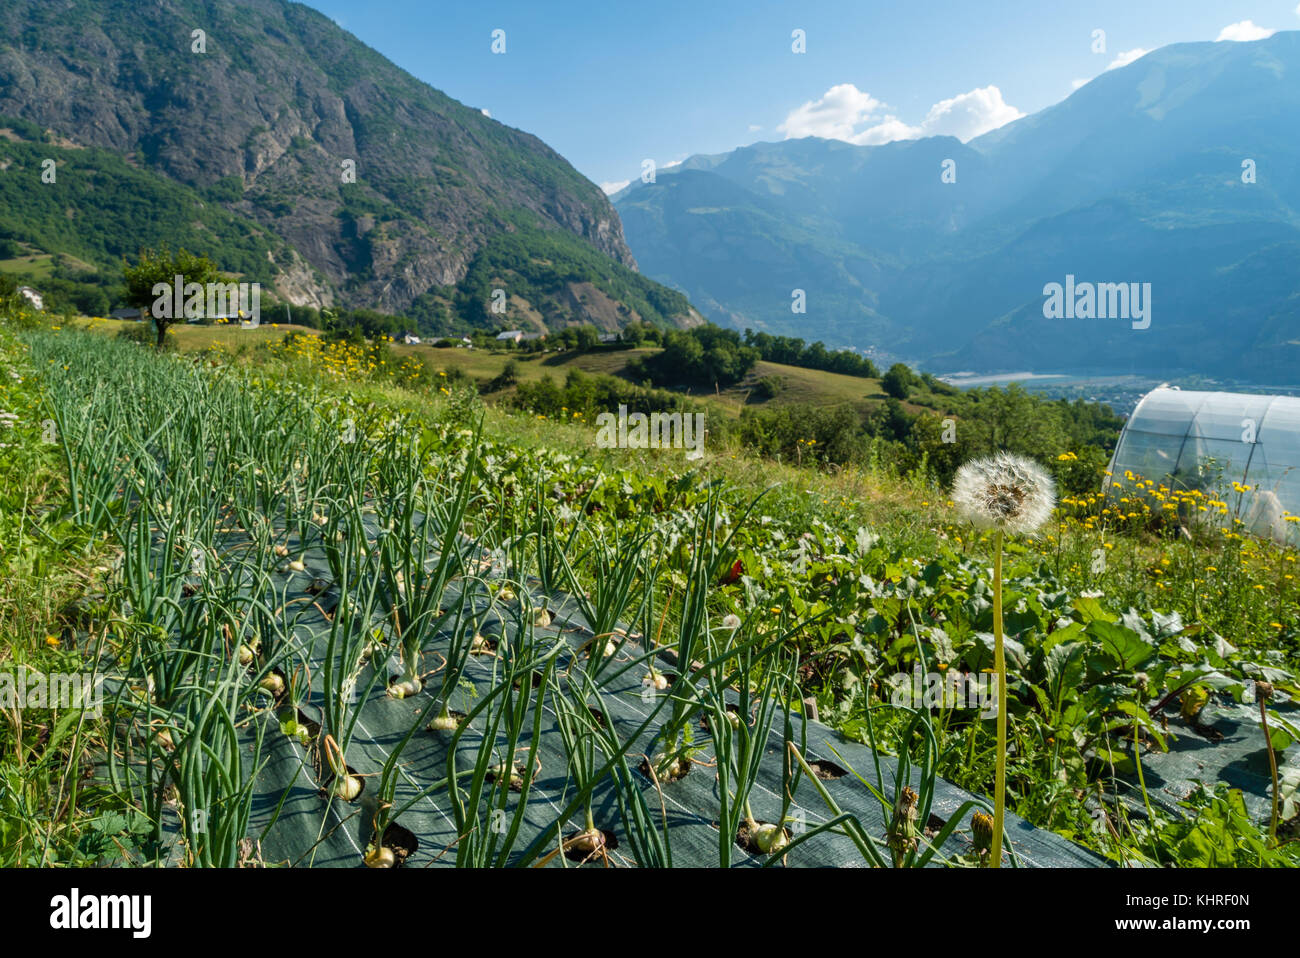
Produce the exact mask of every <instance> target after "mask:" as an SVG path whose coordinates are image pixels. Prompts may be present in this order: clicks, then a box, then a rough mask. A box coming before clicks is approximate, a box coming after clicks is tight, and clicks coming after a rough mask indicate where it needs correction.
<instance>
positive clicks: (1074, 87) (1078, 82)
mask: <svg viewBox="0 0 1300 958" xmlns="http://www.w3.org/2000/svg"><path fill="white" fill-rule="evenodd" d="M1091 82H1092V80H1089V79H1083V80H1079V79H1075V80H1071V81H1070V89H1071V90H1077V89H1079V87H1081V86H1087V85H1088V84H1089V83H1091Z"/></svg>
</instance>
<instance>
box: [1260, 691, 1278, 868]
mask: <svg viewBox="0 0 1300 958" xmlns="http://www.w3.org/2000/svg"><path fill="white" fill-rule="evenodd" d="M1256 688H1257V689H1258V688H1259V683H1257V684H1256ZM1266 688H1267V689H1268V691H1266V692H1259V691H1257V692H1256V695H1257V696H1258V697H1259V724H1260V727H1262V728H1263V729H1264V746H1265V747H1266V748H1267V749H1268V765H1269V770H1270V771H1272V773H1273V814H1272V815H1271V816H1270V818H1269V821H1268V838H1269V842H1270V843H1271V844H1274V845H1276V844H1277V820H1278V813H1279V811H1280V808H1279V800H1280V799H1281V797H1282V796H1281V792H1280V790H1279V786H1278V781H1277V755H1276V754H1274V752H1273V735H1272V733H1271V732H1270V731H1269V730H1268V699H1269V695H1271V694H1272V686H1266Z"/></svg>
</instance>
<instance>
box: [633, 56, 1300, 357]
mask: <svg viewBox="0 0 1300 958" xmlns="http://www.w3.org/2000/svg"><path fill="white" fill-rule="evenodd" d="M1297 74H1300V32H1295V31H1292V32H1287V33H1279V34H1275V35H1274V36H1273V37H1272V38H1270V39H1268V40H1261V41H1256V42H1252V43H1217V44H1212V43H1192V44H1175V45H1172V46H1169V47H1165V48H1162V49H1160V50H1157V51H1154V52H1152V53H1150V54H1147V55H1146V56H1144V57H1142V58H1140V59H1138V60H1136V61H1134V62H1133V63H1131V64H1128V65H1126V66H1125V67H1122V68H1118V69H1115V70H1111V71H1107V72H1106V73H1103V74H1102V75H1101V76H1099V77H1097V78H1096V79H1094V80H1093V81H1091V82H1090V83H1089V84H1086V85H1084V86H1083V87H1082V88H1081V89H1079V90H1077V91H1075V93H1073V94H1072V95H1071V96H1069V97H1067V98H1066V99H1065V100H1063V101H1061V102H1060V103H1057V104H1054V105H1053V106H1051V107H1048V108H1047V109H1045V110H1043V111H1040V112H1039V113H1036V114H1033V115H1031V116H1028V117H1024V118H1022V119H1020V120H1017V121H1014V122H1012V123H1010V124H1007V125H1006V126H1004V127H1002V128H1000V129H998V130H995V131H992V132H990V133H987V134H984V135H983V136H981V137H978V138H975V139H973V140H971V141H970V142H969V143H966V144H962V143H960V142H959V141H957V140H955V139H953V138H940V137H930V138H924V139H918V140H907V141H895V142H892V143H887V144H883V145H879V146H857V145H853V144H848V143H843V142H840V141H833V140H820V139H817V138H805V139H801V140H786V141H780V142H776V143H758V144H751V145H749V146H746V147H741V148H739V149H737V150H734V151H732V152H730V153H727V154H713V155H710V156H707V157H691V158H688V159H687V160H686V161H684V162H683V163H682V164H680V165H679V166H675V167H672V168H670V169H668V170H663V171H660V172H659V174H658V175H657V177H656V182H655V183H653V184H644V183H640V182H635V183H633V184H630V185H629V186H628V187H627V188H626V189H624V190H623V191H620V192H619V193H618V194H616V195H615V197H614V200H615V206H616V208H618V210H619V212H620V214H621V215H622V217H623V221H624V228H625V232H626V235H627V236H628V240H629V243H630V244H631V246H632V249H633V251H634V253H635V254H636V255H637V257H638V260H639V262H640V263H641V265H642V268H643V269H644V271H645V272H646V273H647V275H650V276H653V277H655V278H658V279H661V280H664V281H667V282H672V283H674V284H675V285H677V286H680V287H681V288H682V289H684V290H685V291H686V292H687V294H688V295H689V296H690V297H691V298H692V299H693V300H694V301H695V302H697V303H699V304H700V306H701V307H702V308H704V310H705V312H706V314H708V315H709V316H710V318H714V319H715V320H717V321H719V322H724V323H726V324H728V325H733V326H738V327H743V326H752V327H753V328H755V329H764V330H767V331H769V332H773V333H784V334H797V335H806V336H808V337H809V338H826V339H827V341H828V345H831V346H854V347H860V348H868V349H873V350H875V351H878V352H880V353H882V354H885V355H891V356H894V357H897V358H902V359H906V360H908V361H909V362H916V363H920V364H922V365H924V366H927V367H929V368H932V369H936V370H938V371H942V370H944V369H947V368H952V367H953V365H957V366H959V367H960V368H967V367H970V368H974V369H977V370H979V371H983V372H1000V371H1007V370H1012V369H1023V368H1025V364H1026V363H1027V362H1028V363H1032V364H1033V365H1034V368H1035V369H1038V370H1042V371H1077V370H1081V369H1083V368H1084V366H1085V364H1086V365H1087V368H1089V369H1094V368H1097V369H1104V370H1106V371H1117V372H1118V371H1122V372H1157V373H1163V372H1166V371H1168V372H1182V371H1186V372H1194V373H1207V372H1215V371H1219V372H1223V373H1224V374H1225V375H1230V376H1238V377H1240V376H1256V375H1257V376H1260V377H1265V376H1274V377H1275V376H1277V375H1279V374H1281V373H1285V372H1287V371H1288V370H1294V369H1295V368H1296V367H1295V363H1296V360H1297V359H1300V353H1297V351H1296V350H1297V346H1296V345H1295V344H1294V343H1293V342H1292V340H1293V339H1296V338H1298V337H1296V336H1295V335H1294V334H1293V333H1291V332H1288V330H1300V298H1298V297H1297V295H1296V292H1295V291H1296V290H1297V289H1298V288H1300V267H1292V266H1290V265H1288V264H1289V262H1290V260H1289V256H1290V254H1291V252H1293V251H1294V250H1296V249H1300V212H1298V211H1300V166H1297V163H1296V160H1295V151H1294V147H1293V146H1292V145H1291V140H1292V139H1293V137H1294V133H1293V130H1294V128H1295V126H1296V124H1297V122H1300V92H1298V88H1297V85H1296V84H1294V83H1291V84H1289V85H1288V83H1287V79H1288V78H1294V77H1295V76H1296V75H1297ZM945 160H953V161H954V162H955V174H956V182H955V183H944V182H942V180H941V172H942V164H943V162H944V161H945ZM1245 160H1252V161H1254V164H1255V166H1254V167H1253V168H1252V169H1254V170H1257V172H1258V176H1257V180H1256V182H1254V183H1249V184H1247V183H1243V182H1242V179H1241V174H1242V173H1243V162H1244V161H1245ZM687 175H692V176H694V177H695V182H694V183H693V184H692V189H691V197H692V203H693V204H694V208H695V209H703V208H714V207H716V208H717V209H716V211H715V212H714V213H713V214H712V219H713V220H714V223H715V224H716V223H718V222H721V221H722V220H723V218H724V217H725V216H726V215H728V211H731V212H734V211H746V210H749V209H750V208H763V209H765V210H767V211H768V212H769V213H771V214H773V215H778V217H779V219H780V222H779V223H777V224H776V225H773V226H771V227H770V228H769V229H768V232H767V235H766V236H763V235H758V236H754V235H747V236H744V237H739V236H733V235H729V234H726V233H725V232H721V233H718V232H717V231H716V230H715V231H714V232H715V233H716V242H714V243H710V242H709V234H708V232H707V231H706V230H704V229H703V228H702V227H701V226H700V224H699V223H698V220H700V219H701V217H700V216H699V215H694V216H692V215H691V214H690V213H689V211H688V209H687V208H685V207H683V206H682V205H681V204H680V203H679V202H678V197H679V196H680V195H681V193H682V191H681V190H675V189H674V188H673V181H674V179H675V178H680V177H683V176H687ZM723 181H725V182H726V184H727V185H726V186H725V187H724V186H723V185H722V183H723ZM736 189H739V190H741V192H740V193H739V194H736V192H735V191H736ZM714 194H716V195H717V196H726V197H728V200H727V202H726V203H712V204H711V203H710V196H711V195H714ZM773 211H775V213H773ZM661 224H673V225H674V226H675V228H676V230H677V232H676V233H675V234H663V233H662V230H661V231H660V232H656V228H658V227H659V226H661ZM748 225H749V227H750V228H751V233H752V232H753V231H754V230H755V229H758V230H759V232H760V234H761V229H759V224H757V223H756V222H755V221H750V222H749V223H748ZM796 227H797V228H798V229H799V230H801V231H803V232H804V233H811V234H816V235H818V236H820V237H823V238H833V239H834V240H835V242H837V243H839V244H840V248H839V249H838V251H836V252H834V253H833V254H831V253H827V252H826V248H825V247H824V246H823V247H822V248H821V249H820V250H818V249H816V248H814V247H813V246H812V245H811V244H809V245H808V246H806V247H805V249H803V250H790V251H788V252H789V254H790V255H789V256H788V262H789V264H791V266H790V267H789V268H785V269H775V270H774V269H772V268H771V264H768V263H765V264H764V265H765V269H764V270H763V271H762V272H761V273H760V271H758V270H747V262H746V259H745V257H743V256H742V255H739V254H736V255H729V252H728V251H729V250H732V249H734V248H736V247H737V244H739V243H741V242H748V243H750V244H751V245H752V244H761V243H762V242H764V241H765V240H766V241H771V242H773V243H777V242H778V241H784V240H788V238H789V236H790V232H789V231H790V230H791V229H793V228H796ZM669 246H671V247H675V248H676V249H679V250H680V249H689V250H691V253H692V255H693V256H694V257H695V258H696V259H708V260H709V261H710V262H711V265H712V267H713V269H712V271H711V273H710V274H708V275H703V274H700V273H698V271H697V273H696V274H692V273H690V272H681V271H674V269H671V268H668V267H669V266H671V264H672V262H673V258H672V254H671V250H669V249H667V248H665V247H669ZM801 253H803V254H805V255H808V256H817V255H820V256H821V259H820V261H819V263H818V268H817V269H816V270H809V269H803V270H801V269H800V268H799V267H798V266H797V261H798V257H799V255H800V254H801ZM868 262H869V263H871V264H872V268H871V269H865V268H863V264H865V263H868ZM1264 263H1269V264H1271V267H1270V268H1271V269H1274V270H1278V269H1279V267H1280V271H1278V272H1276V273H1270V272H1268V270H1265V269H1263V267H1262V265H1261V264H1264ZM841 274H847V275H848V276H849V277H851V279H841V280H837V279H835V278H834V277H835V276H836V275H841ZM1067 274H1074V275H1077V276H1078V277H1079V279H1080V280H1092V281H1098V282H1121V281H1124V282H1127V281H1137V280H1141V281H1147V282H1152V283H1153V287H1154V290H1155V293H1154V297H1153V299H1154V309H1155V311H1156V312H1155V315H1154V322H1153V324H1152V326H1151V327H1150V328H1149V329H1147V330H1141V331H1134V330H1132V329H1131V328H1129V327H1127V325H1125V326H1124V327H1121V326H1120V325H1119V324H1112V325H1111V326H1105V325H1101V321H1095V322H1093V323H1092V325H1091V326H1088V327H1084V326H1082V325H1074V326H1069V325H1066V324H1063V323H1061V322H1059V321H1058V322H1056V323H1055V325H1052V324H1051V323H1050V322H1049V321H1046V320H1045V319H1044V317H1043V316H1042V315H1041V307H1042V303H1043V293H1042V290H1043V288H1044V286H1045V284H1047V283H1050V282H1062V281H1063V280H1064V278H1065V276H1066V275H1067ZM745 277H748V279H749V282H750V285H749V286H748V287H747V286H746V282H745V281H744V278H745ZM1234 282H1237V283H1240V284H1242V288H1238V287H1236V286H1234V285H1233V283H1234ZM854 284H857V286H860V287H861V290H860V292H855V289H854ZM760 286H761V288H759V287H760ZM736 288H746V289H747V291H748V295H741V294H737V293H736V292H735V289H736ZM795 288H803V289H805V291H806V299H807V313H805V314H798V313H792V312H791V309H790V302H791V290H792V289H795ZM854 296H856V297H857V299H858V300H859V304H860V305H861V307H862V308H861V309H859V310H858V313H864V312H865V310H866V309H870V319H869V321H866V320H864V319H863V318H862V316H860V315H858V314H855V313H854V311H853V310H854V307H853V306H852V305H851V304H849V305H846V302H847V301H848V300H850V299H852V298H853V297H854ZM714 303H717V304H719V306H718V307H714V306H713V305H712V304H714ZM1035 310H1037V311H1038V316H1037V321H1030V320H1031V319H1032V318H1033V317H1034V314H1035ZM1224 329H1230V330H1232V337H1230V338H1229V339H1228V341H1227V342H1226V343H1221V342H1220V340H1221V339H1223V338H1225V337H1224V335H1223V331H1224ZM1139 333H1140V338H1139V336H1138V334H1139ZM1198 351H1199V354H1198ZM1166 356H1176V357H1177V358H1178V362H1179V364H1180V366H1179V368H1178V369H1177V370H1171V369H1169V368H1168V365H1167V363H1166V359H1165V357H1166ZM1181 364H1185V365H1181ZM1290 375H1291V376H1292V378H1294V377H1295V373H1294V372H1291V373H1290Z"/></svg>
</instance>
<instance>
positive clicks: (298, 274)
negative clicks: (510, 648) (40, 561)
mask: <svg viewBox="0 0 1300 958" xmlns="http://www.w3.org/2000/svg"><path fill="white" fill-rule="evenodd" d="M196 30H202V31H203V34H202V38H201V39H202V51H200V50H199V49H198V47H199V38H197V37H196V35H195V33H194V31H196ZM0 115H11V116H17V117H21V118H23V119H26V120H30V121H32V122H35V123H38V124H40V125H41V126H42V127H44V128H47V129H50V130H54V131H56V132H58V133H59V134H61V135H64V136H67V137H70V138H71V139H72V140H74V141H75V142H78V143H82V144H86V145H92V146H101V147H105V148H108V149H112V150H114V151H117V152H120V153H122V154H124V155H127V156H128V157H130V158H131V159H132V161H133V162H135V163H137V164H139V165H141V166H144V167H147V168H150V169H153V170H155V171H157V172H160V173H163V174H165V175H166V176H168V177H170V178H173V179H175V180H179V181H180V182H182V183H184V184H186V185H188V186H191V187H194V188H196V189H199V190H200V191H205V195H208V196H211V197H212V198H213V201H214V202H220V203H222V204H223V205H226V206H227V207H228V208H229V209H231V210H232V211H234V212H238V213H242V214H244V215H245V216H247V217H250V218H251V219H253V220H254V221H256V222H257V223H259V224H261V225H262V226H264V227H265V228H266V229H267V230H268V231H270V232H273V233H274V234H276V235H278V236H279V237H282V238H283V239H284V240H286V241H288V242H289V243H290V244H292V246H293V247H294V249H295V250H296V251H297V253H298V254H300V256H301V259H302V262H300V263H283V264H277V267H279V268H280V269H281V271H282V272H281V278H282V282H280V283H279V284H278V285H279V286H280V287H281V290H282V292H283V293H284V294H285V295H286V296H287V297H288V298H289V299H290V300H292V301H295V302H302V303H314V304H315V303H325V302H329V301H331V300H333V299H335V298H336V297H337V299H338V300H339V301H340V302H342V303H344V304H345V305H352V306H366V307H370V308H375V309H381V310H386V311H400V310H402V309H403V308H405V307H407V306H409V305H410V304H411V303H412V302H413V301H414V300H415V299H416V298H417V297H419V296H421V295H422V294H424V293H426V292H428V291H430V290H431V289H432V288H434V287H447V286H453V285H455V284H456V283H458V282H460V281H461V280H462V279H464V277H465V275H466V271H467V269H468V268H469V265H470V264H471V262H472V261H473V259H474V257H475V255H476V253H477V252H478V251H479V250H480V249H482V248H483V246H484V245H485V243H486V242H487V241H488V240H489V239H490V238H491V237H493V236H495V235H499V234H500V233H501V232H502V231H508V230H510V229H512V228H513V225H514V224H516V223H518V222H520V221H521V218H523V221H524V222H527V223H529V224H530V225H534V226H539V227H541V228H543V229H549V230H563V231H565V232H567V233H570V234H572V235H573V236H576V237H580V238H581V239H582V240H584V241H585V242H586V243H589V244H590V245H591V246H593V247H595V248H596V249H597V250H599V251H600V252H602V253H604V254H605V255H607V256H609V257H610V258H612V259H613V260H614V261H616V262H617V263H619V264H621V265H622V266H625V267H629V268H632V269H635V268H636V264H635V261H634V260H633V258H632V254H631V252H630V250H629V249H628V246H627V244H626V242H625V241H624V239H623V232H622V226H621V224H620V222H619V218H618V215H617V213H615V211H614V209H613V207H612V206H611V205H610V203H609V201H608V200H607V199H606V197H605V196H604V194H603V193H602V192H601V191H600V190H599V189H598V188H597V187H596V186H595V185H594V184H592V183H590V182H589V181H588V180H586V179H585V178H584V177H583V176H581V175H580V174H579V173H578V172H577V171H576V170H574V169H573V168H572V167H571V166H570V165H569V164H568V163H567V162H565V160H564V159H563V158H562V157H560V156H559V155H558V154H557V153H555V152H554V151H553V150H551V149H550V148H549V147H547V146H546V145H545V144H544V143H542V142H541V141H540V140H538V139H537V138H536V137H534V136H531V135H529V134H527V133H524V132H521V131H519V130H515V129H511V128H509V127H506V126H503V125H502V124H500V123H497V122H496V121H494V120H492V119H490V118H488V117H486V116H484V115H483V114H482V113H480V112H479V111H477V110H473V109H470V108H468V107H466V106H464V105H462V104H460V103H457V102H456V101H454V100H452V99H451V98H449V97H447V96H445V95H444V94H442V93H440V92H438V91H437V90H435V89H433V88H431V87H429V86H427V85H426V84H424V83H422V82H420V81H418V80H416V79H415V78H414V77H412V76H410V75H409V74H407V73H405V72H404V71H402V70H400V69H399V68H397V67H396V66H394V65H393V64H392V63H390V62H389V61H387V60H385V59H384V58H383V57H382V56H380V55H379V54H377V53H375V52H374V51H373V50H370V49H369V48H368V47H366V46H364V45H363V44H361V43H360V42H359V41H357V40H356V39H355V38H353V37H352V36H351V35H350V34H347V33H345V32H344V31H343V30H341V29H340V28H339V27H338V26H336V25H335V24H334V23H333V22H332V21H330V20H329V19H327V18H326V17H324V16H322V15H321V14H319V13H317V12H315V11H313V10H311V9H309V8H307V7H304V6H301V5H298V4H291V3H285V2H281V0H238V2H226V0H222V2H202V0H6V3H5V4H4V5H3V7H2V8H0Z"/></svg>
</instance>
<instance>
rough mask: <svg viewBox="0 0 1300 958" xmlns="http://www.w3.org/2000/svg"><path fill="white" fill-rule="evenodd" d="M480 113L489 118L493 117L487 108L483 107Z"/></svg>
mask: <svg viewBox="0 0 1300 958" xmlns="http://www.w3.org/2000/svg"><path fill="white" fill-rule="evenodd" d="M479 112H480V113H482V114H483V115H484V116H486V117H489V118H490V117H491V116H492V111H491V110H489V109H488V108H487V107H483V109H481V110H480V111H479Z"/></svg>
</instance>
